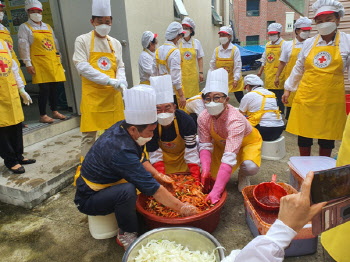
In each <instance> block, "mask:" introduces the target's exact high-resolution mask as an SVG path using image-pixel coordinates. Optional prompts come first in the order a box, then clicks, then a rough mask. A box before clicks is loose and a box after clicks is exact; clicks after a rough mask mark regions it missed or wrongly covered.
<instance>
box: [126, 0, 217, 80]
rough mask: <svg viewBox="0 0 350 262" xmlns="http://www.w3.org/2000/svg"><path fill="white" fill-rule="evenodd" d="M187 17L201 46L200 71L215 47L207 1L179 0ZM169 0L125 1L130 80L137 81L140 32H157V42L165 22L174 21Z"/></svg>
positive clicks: (160, 37)
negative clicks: (194, 26) (191, 20)
mask: <svg viewBox="0 0 350 262" xmlns="http://www.w3.org/2000/svg"><path fill="white" fill-rule="evenodd" d="M183 2H184V5H185V7H186V10H187V13H188V15H189V17H191V18H192V19H193V20H194V21H195V23H196V35H195V38H197V39H198V40H199V41H201V44H202V46H203V49H204V53H205V57H204V74H205V76H206V72H207V71H208V69H209V61H210V58H211V56H212V54H213V50H214V48H215V47H216V46H218V44H219V42H218V35H217V33H218V32H219V27H216V26H214V25H213V24H212V15H211V0H183ZM173 8H174V7H173V0H132V1H130V0H129V1H125V9H126V17H127V27H128V38H129V47H130V59H131V68H132V79H133V83H134V85H135V84H138V83H139V81H140V80H139V73H138V59H139V55H140V53H141V51H142V45H141V36H142V33H143V32H144V31H147V30H149V31H152V32H154V33H157V34H158V41H159V45H161V44H163V43H164V41H165V38H164V35H165V31H166V29H167V27H168V25H169V24H170V23H171V22H173V21H174V9H173Z"/></svg>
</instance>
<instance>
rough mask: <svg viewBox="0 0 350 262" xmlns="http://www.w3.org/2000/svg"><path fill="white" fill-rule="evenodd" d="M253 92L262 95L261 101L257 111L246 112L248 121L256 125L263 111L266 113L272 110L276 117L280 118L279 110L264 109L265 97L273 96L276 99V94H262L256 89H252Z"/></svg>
mask: <svg viewBox="0 0 350 262" xmlns="http://www.w3.org/2000/svg"><path fill="white" fill-rule="evenodd" d="M252 92H254V93H257V94H259V95H261V96H262V97H263V101H262V103H261V108H260V110H259V111H256V112H247V115H248V121H249V123H250V124H251V125H252V126H253V127H254V126H256V125H258V124H259V123H260V120H261V118H262V116H263V115H264V114H265V113H268V112H273V113H276V115H277V119H280V113H281V111H280V110H265V109H264V108H265V101H266V98H275V99H276V95H275V94H272V95H264V94H262V93H260V92H258V91H252Z"/></svg>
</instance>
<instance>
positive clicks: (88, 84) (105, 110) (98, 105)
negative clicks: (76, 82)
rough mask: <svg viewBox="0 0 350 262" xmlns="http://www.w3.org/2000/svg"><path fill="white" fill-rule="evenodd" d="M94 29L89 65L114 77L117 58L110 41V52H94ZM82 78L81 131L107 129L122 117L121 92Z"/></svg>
mask: <svg viewBox="0 0 350 262" xmlns="http://www.w3.org/2000/svg"><path fill="white" fill-rule="evenodd" d="M94 42H95V31H92V36H91V49H90V58H89V63H90V65H91V66H92V67H93V68H94V69H96V70H98V71H100V72H101V73H104V74H106V75H108V76H109V77H110V78H115V77H116V74H117V70H118V69H117V68H118V66H117V59H116V58H115V54H114V50H113V47H112V44H111V41H109V40H108V43H109V46H110V48H111V53H106V52H94ZM81 78H82V82H83V83H82V100H81V105H80V110H81V125H80V130H81V132H92V131H98V130H104V129H108V128H109V127H111V126H112V125H114V124H115V123H117V122H118V121H120V120H123V119H124V104H123V98H122V94H121V93H120V92H119V91H117V90H115V89H114V88H113V86H104V85H99V84H96V83H94V82H92V81H90V80H88V79H86V78H85V77H83V76H82V77H81Z"/></svg>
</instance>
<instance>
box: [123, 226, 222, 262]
mask: <svg viewBox="0 0 350 262" xmlns="http://www.w3.org/2000/svg"><path fill="white" fill-rule="evenodd" d="M153 239H155V240H160V239H162V240H169V241H175V242H176V243H178V244H181V245H183V246H185V247H188V248H189V249H190V250H193V251H196V250H199V251H201V252H203V251H206V252H208V253H211V252H213V250H214V249H215V248H217V247H221V245H220V243H219V242H218V241H217V240H216V238H215V237H213V236H212V235H211V234H209V233H208V232H206V231H204V230H202V229H199V228H195V227H163V228H156V229H153V230H151V231H148V232H147V233H145V234H143V235H142V236H140V237H139V238H138V239H137V240H136V241H135V242H134V243H133V244H132V245H130V247H129V248H128V249H127V250H126V252H125V254H124V256H123V260H122V262H134V261H135V257H137V255H138V252H139V250H140V249H141V247H142V245H144V246H145V245H146V244H147V243H148V242H149V241H150V240H153ZM215 255H216V261H218V262H219V261H221V260H222V259H224V258H225V255H224V251H223V248H219V249H216V251H215Z"/></svg>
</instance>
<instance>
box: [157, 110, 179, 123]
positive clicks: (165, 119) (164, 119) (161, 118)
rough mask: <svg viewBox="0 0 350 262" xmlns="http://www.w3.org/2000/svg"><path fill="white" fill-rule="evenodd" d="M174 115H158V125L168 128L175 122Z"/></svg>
mask: <svg viewBox="0 0 350 262" xmlns="http://www.w3.org/2000/svg"><path fill="white" fill-rule="evenodd" d="M174 117H175V115H174V113H160V114H158V115H157V119H158V123H159V124H160V125H162V126H168V125H170V124H171V123H172V122H173V121H174Z"/></svg>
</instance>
